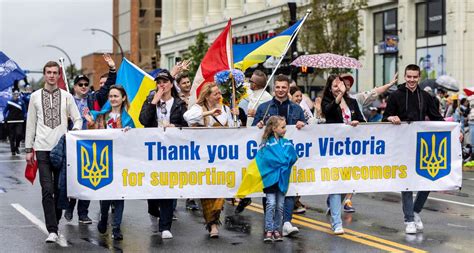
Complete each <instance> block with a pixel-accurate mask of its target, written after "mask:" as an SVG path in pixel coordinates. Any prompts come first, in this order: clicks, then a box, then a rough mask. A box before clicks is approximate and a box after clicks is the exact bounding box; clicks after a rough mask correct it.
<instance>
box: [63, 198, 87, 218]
mask: <svg viewBox="0 0 474 253" xmlns="http://www.w3.org/2000/svg"><path fill="white" fill-rule="evenodd" d="M76 202H79V203H78V204H77V215H78V216H79V219H81V218H86V217H87V214H89V205H90V204H91V201H90V200H82V199H80V200H79V201H77V200H76V199H74V198H70V199H69V203H68V207H67V210H66V211H68V212H70V213H73V211H74V207H75V206H76Z"/></svg>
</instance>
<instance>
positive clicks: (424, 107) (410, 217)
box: [382, 64, 444, 234]
mask: <svg viewBox="0 0 474 253" xmlns="http://www.w3.org/2000/svg"><path fill="white" fill-rule="evenodd" d="M420 73H421V72H420V67H418V66H417V65H415V64H410V65H408V66H407V67H406V68H405V81H406V82H405V83H404V84H401V85H399V86H398V89H397V90H396V91H394V92H393V93H392V94H390V96H389V97H388V101H387V107H386V109H385V113H384V115H383V120H382V121H388V122H392V123H393V124H395V125H399V124H401V122H402V121H408V122H410V121H424V120H426V118H428V119H429V120H431V121H443V120H444V119H443V117H442V116H441V114H440V113H439V110H438V108H437V107H436V104H435V101H434V100H433V97H432V96H431V95H430V94H429V93H428V92H426V91H424V90H422V89H419V88H418V82H419V80H420ZM429 194H430V192H429V191H420V192H418V194H417V195H416V200H415V203H413V192H411V191H406V192H402V209H403V214H404V216H405V224H406V228H405V233H407V234H416V232H417V231H420V232H421V231H423V222H422V221H421V217H420V212H421V210H422V209H423V206H424V204H425V202H426V199H427V198H428V195H429Z"/></svg>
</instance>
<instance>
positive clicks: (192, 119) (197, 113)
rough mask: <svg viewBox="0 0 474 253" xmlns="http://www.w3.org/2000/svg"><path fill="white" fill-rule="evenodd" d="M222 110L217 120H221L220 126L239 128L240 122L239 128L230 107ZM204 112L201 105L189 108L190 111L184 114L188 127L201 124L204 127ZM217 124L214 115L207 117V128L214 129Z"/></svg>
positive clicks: (223, 107)
mask: <svg viewBox="0 0 474 253" xmlns="http://www.w3.org/2000/svg"><path fill="white" fill-rule="evenodd" d="M221 110H222V113H221V114H220V115H218V116H216V119H217V120H219V122H220V124H222V125H223V126H225V125H226V124H227V125H228V126H229V127H238V126H239V125H240V124H239V122H237V126H236V125H235V123H234V119H233V116H232V113H231V112H230V109H229V107H227V106H225V105H222V107H221ZM203 112H204V111H203V108H202V107H201V106H200V105H198V104H194V105H193V106H191V108H189V110H188V111H186V112H185V113H184V114H183V118H184V120H186V121H187V122H188V125H190V126H191V125H193V124H199V125H201V126H204V117H203V116H202V114H203ZM215 123H217V122H216V120H215V119H214V117H212V115H209V116H207V126H205V127H213V126H214V124H215ZM217 124H219V123H217Z"/></svg>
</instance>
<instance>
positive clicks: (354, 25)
mask: <svg viewBox="0 0 474 253" xmlns="http://www.w3.org/2000/svg"><path fill="white" fill-rule="evenodd" d="M366 6H367V0H351V1H340V0H312V2H311V4H310V6H305V7H304V10H303V8H301V9H300V10H299V12H300V15H299V16H303V15H304V12H306V9H307V8H308V7H309V8H311V9H312V11H313V12H312V14H311V15H310V16H309V17H308V19H307V20H306V22H305V23H304V25H303V27H302V30H301V32H300V33H299V35H298V39H299V41H300V43H301V46H302V48H303V50H304V51H306V52H309V53H310V54H318V53H333V54H338V55H344V56H349V57H353V58H356V59H358V58H359V57H360V56H362V55H364V50H363V49H362V48H361V47H360V44H359V34H360V32H361V31H362V21H361V20H360V17H359V10H361V9H363V8H365V7H366ZM319 71H321V70H319ZM322 71H324V70H322ZM342 71H345V70H341V69H333V70H331V71H330V72H333V73H334V72H342Z"/></svg>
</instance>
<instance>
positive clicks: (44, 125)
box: [25, 61, 82, 243]
mask: <svg viewBox="0 0 474 253" xmlns="http://www.w3.org/2000/svg"><path fill="white" fill-rule="evenodd" d="M43 75H44V80H45V84H44V88H43V89H39V90H37V91H35V92H34V93H33V94H32V95H31V99H30V103H29V106H28V117H27V120H26V138H25V152H26V162H27V163H28V164H33V162H34V152H35V153H36V159H37V161H38V171H39V180H40V184H41V193H42V204H43V211H44V217H45V221H46V229H47V230H48V232H49V235H48V238H46V242H48V243H52V242H56V241H58V239H59V237H58V223H59V219H60V218H61V215H62V210H61V209H58V208H57V197H58V192H59V191H58V180H59V170H58V169H56V168H53V167H52V166H51V160H50V157H49V154H50V151H51V150H52V149H53V148H54V146H56V144H57V143H58V141H59V139H60V138H61V136H62V135H64V134H65V133H66V132H67V124H68V118H71V119H72V121H73V123H74V126H73V130H78V129H81V126H82V119H81V115H80V114H79V110H78V109H77V106H76V104H75V103H74V98H73V97H72V95H71V94H69V93H68V92H66V91H64V90H60V89H59V88H58V85H57V83H58V80H59V64H58V63H57V62H54V61H49V62H48V63H46V65H45V66H44V68H43ZM33 149H34V152H33Z"/></svg>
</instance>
